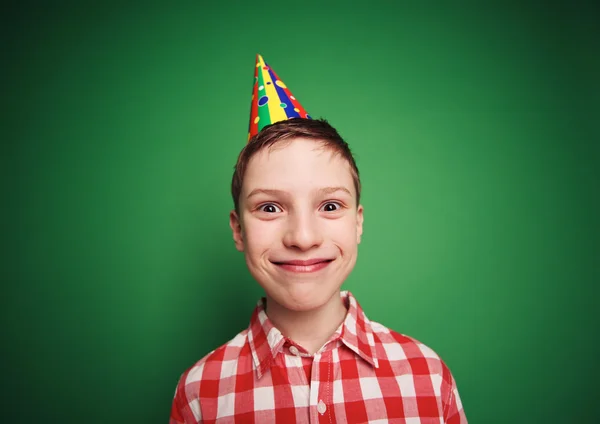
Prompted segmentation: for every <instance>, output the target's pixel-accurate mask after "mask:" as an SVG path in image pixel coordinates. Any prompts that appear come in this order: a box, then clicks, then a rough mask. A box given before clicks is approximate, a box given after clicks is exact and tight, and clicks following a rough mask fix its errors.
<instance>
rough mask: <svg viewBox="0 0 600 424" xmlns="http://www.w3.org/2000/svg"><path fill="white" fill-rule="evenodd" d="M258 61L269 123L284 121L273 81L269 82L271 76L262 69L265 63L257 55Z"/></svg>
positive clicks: (285, 118)
mask: <svg viewBox="0 0 600 424" xmlns="http://www.w3.org/2000/svg"><path fill="white" fill-rule="evenodd" d="M259 60H260V72H261V73H262V77H263V83H264V84H265V87H264V89H265V94H266V95H267V97H268V98H269V102H268V103H267V107H268V108H269V115H270V116H271V123H272V124H274V123H275V122H279V121H285V120H287V119H288V117H287V115H286V113H285V111H284V110H283V108H282V107H281V101H280V99H279V95H278V94H277V89H276V88H275V85H274V84H275V81H273V80H271V75H270V74H269V71H266V70H265V69H263V68H264V67H265V66H266V65H265V61H264V60H263V58H262V56H260V55H259Z"/></svg>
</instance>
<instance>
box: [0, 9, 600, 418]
mask: <svg viewBox="0 0 600 424" xmlns="http://www.w3.org/2000/svg"><path fill="white" fill-rule="evenodd" d="M483 3H484V2H481V3H477V2H471V3H462V4H457V3H456V2H447V3H441V4H436V5H435V6H434V5H433V4H427V5H425V4H421V5H420V2H414V3H405V2H369V3H367V2H356V3H352V2H337V3H334V2H321V3H313V4H311V3H306V2H292V3H287V4H286V3H282V2H278V3H265V2H226V1H223V2H212V3H201V2H191V3H187V4H184V3H181V2H176V3H173V2H168V4H167V2H165V4H164V5H159V4H158V3H154V2H150V3H143V2H140V3H138V4H134V3H131V4H128V3H127V2H118V3H117V2H115V3H102V2H93V3H92V2H88V3H87V4H85V2H83V3H82V2H78V3H74V2H73V3H71V4H67V3H64V2H56V4H54V5H51V4H50V2H48V3H42V2H39V3H38V4H36V3H32V2H22V3H19V4H18V6H16V5H13V6H12V7H6V8H5V9H4V11H3V13H2V20H3V23H2V49H3V57H4V60H3V62H4V64H3V65H2V71H1V72H2V75H3V77H2V94H1V96H2V100H3V102H2V103H3V106H2V121H3V123H2V134H3V135H2V159H3V165H2V168H1V169H2V186H3V192H4V195H3V208H2V210H3V215H4V219H3V220H2V221H3V236H2V238H3V241H4V249H3V250H4V254H3V266H2V275H3V277H2V296H1V297H2V308H1V317H2V333H3V334H2V349H1V351H2V360H1V362H0V363H1V367H2V369H1V373H2V374H1V380H2V387H3V393H2V396H1V398H2V411H1V416H2V418H1V421H2V422H7V423H8V422H10V423H31V422H51V423H59V422H61V423H62V422H85V423H109V422H111V423H112V422H114V423H165V422H167V421H168V416H169V410H170V403H171V399H172V396H173V392H174V389H175V385H176V383H177V380H178V378H179V376H180V374H181V373H182V372H183V371H184V370H185V369H186V368H187V367H189V366H191V365H192V364H193V363H194V362H195V361H196V360H198V359H200V358H201V357H202V356H204V355H205V354H206V353H207V352H208V351H210V350H212V349H213V348H215V347H217V346H218V345H220V344H222V343H224V342H225V341H227V340H229V339H230V338H231V337H233V336H234V335H235V334H236V333H237V332H238V331H240V330H241V329H242V328H244V327H245V326H246V325H247V323H248V319H249V316H250V314H251V312H252V309H253V307H254V305H255V302H256V301H257V299H258V298H259V297H260V296H261V290H260V289H259V287H258V285H257V284H256V283H255V282H253V281H252V279H251V277H250V276H249V275H248V273H247V271H246V269H245V265H244V261H243V258H242V255H241V254H239V253H238V252H237V251H236V250H235V249H234V246H233V242H232V239H231V233H230V229H229V227H228V212H229V210H230V209H231V207H232V201H231V198H230V194H229V184H230V180H231V175H232V170H233V165H234V163H235V160H236V158H237V154H238V152H239V150H240V149H241V148H242V147H243V145H244V143H245V141H246V137H247V125H248V113H249V109H250V96H251V89H252V82H253V69H254V68H253V67H254V60H255V54H256V53H261V54H262V55H263V56H264V57H265V59H266V61H267V62H268V63H269V64H270V65H271V66H272V67H273V68H274V69H275V71H276V72H277V73H278V74H279V75H280V77H281V78H282V79H283V81H285V83H286V84H287V85H288V87H290V89H291V90H292V92H293V93H294V94H295V95H296V97H298V99H299V100H300V101H301V102H302V104H303V105H304V106H305V108H306V109H307V110H308V112H309V113H310V114H311V115H312V116H315V117H325V118H327V119H328V120H329V121H330V122H331V123H332V124H333V125H334V126H335V127H337V128H338V129H339V131H340V132H341V134H342V135H343V136H344V137H345V138H346V139H347V141H348V142H349V143H350V145H351V147H352V148H353V151H354V152H355V155H356V158H357V162H358V165H359V168H360V171H361V174H362V178H363V185H364V191H363V199H364V202H363V203H364V206H365V220H366V221H365V234H364V237H363V243H362V244H361V247H360V255H359V261H358V264H357V266H356V268H355V271H354V273H353V274H352V275H351V277H350V279H349V280H348V281H347V283H346V285H345V288H347V289H349V290H351V291H352V292H353V293H354V294H355V295H356V297H357V298H358V300H359V302H360V303H361V304H362V306H363V307H364V309H365V310H366V312H367V314H368V315H369V316H370V318H371V319H373V320H375V321H379V322H382V323H384V324H385V325H387V326H388V327H391V328H393V329H395V330H397V331H400V332H402V333H405V334H408V335H411V336H413V337H416V338H417V339H419V340H421V341H423V342H424V343H426V344H428V345H430V346H431V347H433V348H434V349H435V350H436V351H437V352H438V353H439V354H440V355H441V356H442V358H443V359H444V360H445V361H446V362H447V363H448V364H449V366H450V368H451V369H452V371H453V373H454V375H455V377H456V379H457V382H458V387H459V390H460V393H461V396H462V400H463V403H464V406H465V410H466V413H467V416H468V418H469V420H470V422H473V423H550V422H552V423H554V422H556V423H559V422H561V423H566V422H578V423H579V422H582V423H583V422H589V423H591V422H593V421H594V416H595V415H597V406H596V405H595V403H597V400H598V397H599V395H600V393H599V389H598V384H599V383H598V381H599V379H600V373H599V365H598V364H599V361H598V359H599V357H600V348H599V343H598V328H597V327H598V326H597V322H598V319H599V318H600V317H599V316H598V301H599V299H600V296H599V294H600V293H599V290H598V283H599V282H600V278H599V277H600V275H599V272H598V265H597V262H598V259H599V258H600V249H599V247H600V246H599V245H600V237H599V236H600V234H599V220H598V216H599V215H600V201H599V192H600V187H599V186H600V184H599V182H600V172H599V170H598V167H599V166H600V148H599V140H600V128H599V127H600V124H599V122H600V113H599V112H600V84H599V77H598V75H599V74H600V55H599V54H598V52H599V51H600V41H599V40H600V37H599V35H600V34H599V33H600V31H599V29H598V28H599V27H598V19H599V17H600V15H599V13H598V7H597V6H595V5H594V4H593V3H592V2H588V3H583V2H566V1H565V2H563V3H556V2H554V3H546V4H544V2H532V3H518V2H514V3H497V4H496V5H491V4H490V3H485V5H484V4H483ZM596 422H597V421H596Z"/></svg>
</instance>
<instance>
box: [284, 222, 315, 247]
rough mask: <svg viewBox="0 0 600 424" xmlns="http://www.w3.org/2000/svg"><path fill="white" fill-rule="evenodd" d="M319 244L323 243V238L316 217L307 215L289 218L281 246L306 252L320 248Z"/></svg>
mask: <svg viewBox="0 0 600 424" xmlns="http://www.w3.org/2000/svg"><path fill="white" fill-rule="evenodd" d="M321 243H323V236H322V232H321V231H320V229H319V225H318V220H317V217H316V216H314V215H312V214H308V213H307V214H294V215H292V216H290V217H289V220H288V226H287V228H286V230H285V235H284V237H283V244H284V245H285V246H286V247H288V248H296V249H299V250H302V251H306V250H310V249H311V248H313V247H318V246H320V245H321Z"/></svg>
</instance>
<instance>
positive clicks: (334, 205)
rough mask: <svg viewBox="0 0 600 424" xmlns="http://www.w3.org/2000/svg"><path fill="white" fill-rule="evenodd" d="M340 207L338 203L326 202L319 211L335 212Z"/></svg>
mask: <svg viewBox="0 0 600 424" xmlns="http://www.w3.org/2000/svg"><path fill="white" fill-rule="evenodd" d="M341 207H342V206H341V205H340V204H339V203H338V202H327V203H325V204H324V205H323V206H322V207H321V209H322V210H323V211H324V212H336V211H338V210H340V209H341Z"/></svg>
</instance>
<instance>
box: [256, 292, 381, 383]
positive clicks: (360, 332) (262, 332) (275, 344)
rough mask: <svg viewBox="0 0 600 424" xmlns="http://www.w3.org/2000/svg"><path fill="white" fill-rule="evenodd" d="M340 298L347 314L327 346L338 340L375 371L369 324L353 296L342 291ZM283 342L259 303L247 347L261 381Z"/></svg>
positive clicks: (372, 339) (261, 302)
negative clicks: (248, 346)
mask: <svg viewBox="0 0 600 424" xmlns="http://www.w3.org/2000/svg"><path fill="white" fill-rule="evenodd" d="M340 296H341V297H342V299H343V301H344V303H345V304H346V307H347V309H348V312H347V313H346V318H345V319H344V322H343V323H342V324H341V325H340V327H339V328H338V329H337V331H336V332H335V333H334V334H333V336H332V338H331V339H330V340H329V341H328V342H327V343H329V342H330V341H332V340H335V339H338V338H339V339H340V340H341V341H342V343H344V344H345V345H346V346H347V347H348V348H349V349H350V350H352V351H353V352H354V353H355V354H356V355H358V356H360V357H361V358H362V359H364V360H365V361H367V362H368V363H369V364H371V365H372V366H374V367H375V368H377V367H379V362H378V360H377V356H376V355H375V338H374V336H373V329H372V326H371V321H369V319H368V318H367V316H366V315H365V314H364V312H363V310H362V308H361V307H360V305H359V304H358V302H357V301H356V298H355V297H354V296H353V295H352V293H350V292H349V291H342V292H340ZM285 342H286V338H285V337H284V336H283V334H281V332H280V331H279V330H278V329H277V328H276V327H275V326H274V325H273V324H272V323H271V320H270V319H269V317H268V316H267V313H266V312H265V299H264V298H262V299H260V300H259V301H258V304H257V305H256V308H255V309H254V312H253V314H252V318H251V319H250V325H249V327H248V343H249V344H250V351H251V353H252V359H253V361H254V366H255V368H256V372H257V377H258V378H261V377H262V376H263V374H264V373H265V372H266V371H267V370H268V369H269V368H270V366H271V363H272V361H273V358H274V357H275V356H276V355H277V354H278V353H280V352H281V351H282V349H283V346H284V344H285Z"/></svg>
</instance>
